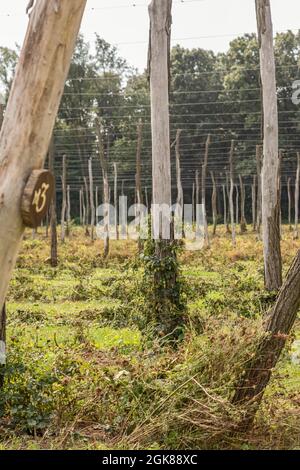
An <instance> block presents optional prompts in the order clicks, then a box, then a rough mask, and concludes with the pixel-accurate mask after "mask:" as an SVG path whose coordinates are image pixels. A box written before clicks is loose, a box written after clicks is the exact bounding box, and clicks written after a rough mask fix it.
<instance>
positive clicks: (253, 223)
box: [251, 175, 256, 232]
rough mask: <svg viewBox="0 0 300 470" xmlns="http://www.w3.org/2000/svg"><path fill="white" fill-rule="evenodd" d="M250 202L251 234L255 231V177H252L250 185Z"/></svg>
mask: <svg viewBox="0 0 300 470" xmlns="http://www.w3.org/2000/svg"><path fill="white" fill-rule="evenodd" d="M251 201H252V228H253V232H255V230H256V175H254V176H253V183H252V185H251Z"/></svg>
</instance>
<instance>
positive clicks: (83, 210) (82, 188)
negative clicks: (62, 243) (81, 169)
mask: <svg viewBox="0 0 300 470" xmlns="http://www.w3.org/2000/svg"><path fill="white" fill-rule="evenodd" d="M81 204H82V223H83V227H86V224H87V222H86V206H85V198H84V187H83V186H82V187H81Z"/></svg>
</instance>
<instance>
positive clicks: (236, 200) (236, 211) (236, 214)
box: [234, 184, 240, 225]
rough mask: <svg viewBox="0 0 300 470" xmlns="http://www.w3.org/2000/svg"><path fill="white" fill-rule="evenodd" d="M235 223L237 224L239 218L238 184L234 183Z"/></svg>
mask: <svg viewBox="0 0 300 470" xmlns="http://www.w3.org/2000/svg"><path fill="white" fill-rule="evenodd" d="M234 187H235V223H236V225H238V223H239V220H240V192H239V186H238V185H237V184H236V185H235V186H234Z"/></svg>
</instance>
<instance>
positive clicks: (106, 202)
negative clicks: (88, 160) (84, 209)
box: [95, 118, 110, 258]
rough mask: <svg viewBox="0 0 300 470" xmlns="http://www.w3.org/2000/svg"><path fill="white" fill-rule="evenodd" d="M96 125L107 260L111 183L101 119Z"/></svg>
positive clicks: (105, 255)
mask: <svg viewBox="0 0 300 470" xmlns="http://www.w3.org/2000/svg"><path fill="white" fill-rule="evenodd" d="M95 125H96V134H97V138H98V153H99V160H100V166H101V170H102V179H103V203H104V206H105V211H104V212H105V214H104V254H103V257H104V258H107V256H108V254H109V200H110V198H109V183H108V164H107V158H105V154H104V145H103V126H102V121H101V118H97V119H96V121H95Z"/></svg>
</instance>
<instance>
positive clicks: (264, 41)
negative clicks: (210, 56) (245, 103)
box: [256, 0, 282, 291]
mask: <svg viewBox="0 0 300 470" xmlns="http://www.w3.org/2000/svg"><path fill="white" fill-rule="evenodd" d="M256 16H257V27H258V40H259V47H260V72H261V83H262V96H263V110H264V113H263V120H264V143H263V155H264V158H263V167H262V228H263V249H264V268H265V287H266V289H267V290H270V291H273V290H274V291H276V290H278V289H279V288H280V286H281V284H282V263H281V248H280V229H279V200H278V173H279V152H278V109H277V92H276V73H275V57H274V46H273V25H272V16H271V7H270V0H256Z"/></svg>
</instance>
